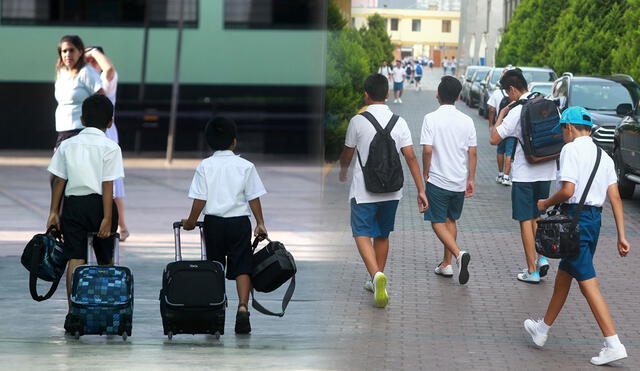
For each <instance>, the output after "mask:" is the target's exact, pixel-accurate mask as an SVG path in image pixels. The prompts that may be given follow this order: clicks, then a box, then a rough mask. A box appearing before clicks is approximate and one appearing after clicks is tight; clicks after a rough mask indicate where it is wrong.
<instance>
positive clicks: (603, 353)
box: [591, 343, 627, 366]
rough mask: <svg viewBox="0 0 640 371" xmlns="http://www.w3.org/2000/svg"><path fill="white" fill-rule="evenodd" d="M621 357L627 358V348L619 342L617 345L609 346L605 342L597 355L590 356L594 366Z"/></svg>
mask: <svg viewBox="0 0 640 371" xmlns="http://www.w3.org/2000/svg"><path fill="white" fill-rule="evenodd" d="M623 358H627V349H626V348H625V347H624V345H622V344H620V346H619V347H616V348H609V347H608V346H607V343H605V344H604V348H602V349H601V350H600V354H598V356H597V357H593V358H591V363H593V364H594V365H596V366H600V365H606V364H607V363H611V362H614V361H618V360H620V359H623Z"/></svg>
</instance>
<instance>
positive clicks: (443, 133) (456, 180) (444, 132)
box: [420, 104, 478, 192]
mask: <svg viewBox="0 0 640 371" xmlns="http://www.w3.org/2000/svg"><path fill="white" fill-rule="evenodd" d="M420 144H422V145H428V146H433V155H432V157H431V164H430V167H429V180H428V182H429V183H431V184H433V185H435V186H437V187H440V188H444V189H446V190H448V191H452V192H464V191H465V190H466V188H467V177H468V175H469V147H477V145H478V143H477V139H476V128H475V126H474V124H473V119H472V118H471V117H469V116H467V115H465V114H464V113H462V112H460V111H458V110H457V109H456V107H455V106H453V105H451V104H444V105H441V106H440V107H439V108H438V109H437V110H435V111H434V112H431V113H428V114H426V115H425V116H424V120H423V121H422V135H421V137H420Z"/></svg>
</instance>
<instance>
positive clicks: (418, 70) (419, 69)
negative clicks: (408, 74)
mask: <svg viewBox="0 0 640 371" xmlns="http://www.w3.org/2000/svg"><path fill="white" fill-rule="evenodd" d="M416 75H422V66H421V65H418V66H417V67H416Z"/></svg>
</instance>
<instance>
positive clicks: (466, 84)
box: [460, 66, 488, 105]
mask: <svg viewBox="0 0 640 371" xmlns="http://www.w3.org/2000/svg"><path fill="white" fill-rule="evenodd" d="M481 68H488V67H484V66H468V67H467V70H466V71H465V73H464V81H462V91H461V92H460V99H461V100H462V101H463V102H465V103H466V104H467V105H468V104H469V91H470V90H471V84H472V81H471V77H473V74H474V73H475V72H476V71H477V70H478V69H481Z"/></svg>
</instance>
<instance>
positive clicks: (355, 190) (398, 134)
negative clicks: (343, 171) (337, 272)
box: [344, 104, 413, 238]
mask: <svg viewBox="0 0 640 371" xmlns="http://www.w3.org/2000/svg"><path fill="white" fill-rule="evenodd" d="M367 112H369V113H371V114H372V115H373V117H375V119H376V120H377V121H378V123H380V126H381V127H382V128H383V129H384V128H386V127H387V124H388V123H389V120H391V117H392V116H393V112H391V110H390V109H389V107H388V106H387V105H385V104H372V105H370V106H368V107H367ZM375 135H376V129H375V128H374V126H373V124H371V122H369V120H367V119H366V118H365V117H364V116H362V115H356V116H354V117H353V118H352V119H351V121H350V122H349V127H348V128H347V134H346V137H345V143H344V144H345V146H346V147H349V148H355V149H356V150H357V151H358V153H359V154H360V159H361V160H362V163H363V164H366V163H367V158H368V157H369V145H370V144H371V141H372V140H373V137H374V136H375ZM391 137H392V138H393V140H394V141H395V143H396V149H397V150H398V153H400V150H401V149H402V148H404V147H407V146H411V145H413V143H412V141H411V132H410V131H409V126H408V125H407V122H406V121H405V120H404V119H403V118H399V119H398V121H397V122H396V124H395V126H394V127H393V130H391ZM401 198H402V188H401V189H400V190H398V191H396V192H389V193H371V192H369V191H367V189H366V187H365V183H364V175H363V173H362V167H361V166H360V164H359V163H356V164H355V166H354V168H353V180H352V182H351V188H350V189H349V202H350V203H351V230H352V233H353V236H354V237H357V236H368V237H374V238H375V237H381V238H387V237H389V234H390V233H391V231H393V228H394V224H395V216H396V210H397V208H398V202H399V200H400V199H401Z"/></svg>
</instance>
